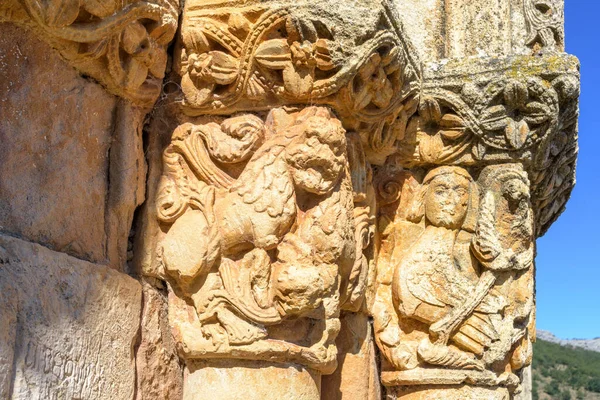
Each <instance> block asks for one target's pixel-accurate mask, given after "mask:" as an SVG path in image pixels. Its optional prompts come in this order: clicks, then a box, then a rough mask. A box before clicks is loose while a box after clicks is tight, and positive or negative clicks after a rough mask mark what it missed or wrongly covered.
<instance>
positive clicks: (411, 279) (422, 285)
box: [406, 271, 446, 307]
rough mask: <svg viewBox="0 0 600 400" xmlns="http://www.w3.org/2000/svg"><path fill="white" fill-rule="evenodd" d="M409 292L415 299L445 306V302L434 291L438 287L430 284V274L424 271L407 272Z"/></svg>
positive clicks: (436, 290)
mask: <svg viewBox="0 0 600 400" xmlns="http://www.w3.org/2000/svg"><path fill="white" fill-rule="evenodd" d="M406 285H407V287H408V290H409V291H410V293H411V294H412V295H413V296H415V297H416V298H417V299H419V300H421V301H424V302H425V303H428V304H431V305H434V306H439V307H445V306H446V304H445V303H443V302H441V301H440V299H438V298H437V297H436V296H435V295H434V293H437V292H438V290H439V288H437V287H436V286H435V285H433V284H432V281H431V279H430V276H428V274H427V273H425V272H417V271H413V272H410V273H409V274H408V279H407V283H406Z"/></svg>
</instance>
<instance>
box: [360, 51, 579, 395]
mask: <svg viewBox="0 0 600 400" xmlns="http://www.w3.org/2000/svg"><path fill="white" fill-rule="evenodd" d="M578 96H579V68H578V62H577V60H576V59H575V58H573V57H571V56H567V55H565V54H561V53H555V52H552V51H548V52H547V53H546V54H537V55H536V56H525V55H523V56H511V57H505V58H494V59H486V58H480V59H467V60H464V59H461V60H458V59H457V60H446V61H445V62H444V63H431V64H429V65H428V66H427V67H426V68H425V70H424V84H423V90H422V92H421V97H420V105H419V109H418V111H417V114H416V115H415V116H414V117H413V118H411V120H410V122H409V124H408V129H407V131H406V134H405V136H404V138H403V139H402V140H401V141H400V142H399V143H398V148H399V150H398V153H397V154H395V155H394V158H389V159H388V161H387V163H386V165H385V166H384V167H383V168H381V169H379V170H378V171H377V173H376V174H375V176H374V180H375V182H376V183H377V189H378V190H379V193H378V195H379V199H380V200H379V203H378V204H379V205H380V207H379V215H378V218H379V219H378V221H379V232H380V238H381V241H380V242H379V246H380V247H379V252H378V257H377V260H376V264H377V278H376V284H375V286H376V291H377V294H376V299H375V301H374V303H373V306H372V314H373V318H374V330H375V337H376V339H377V343H378V345H379V348H380V350H381V352H382V354H383V356H384V360H383V362H382V372H381V379H382V383H383V385H384V386H386V393H387V395H388V398H392V399H396V398H397V399H464V398H469V399H471V398H472V399H476V398H477V399H479V398H486V399H487V398H489V399H508V398H513V397H514V396H516V395H517V394H519V393H520V392H521V390H522V384H521V379H522V376H523V372H524V370H525V369H526V368H527V366H528V365H529V364H530V363H531V356H532V341H533V340H534V334H535V328H534V324H535V320H534V313H533V311H534V306H535V301H534V264H533V261H534V248H535V247H534V246H535V244H534V242H535V238H536V237H538V236H540V235H542V234H543V233H544V232H545V231H546V230H547V229H548V227H549V226H550V224H551V223H552V222H553V221H554V220H555V219H556V218H557V217H558V215H559V214H560V213H561V212H562V210H564V206H565V203H566V201H567V199H568V197H569V194H570V191H571V189H572V187H573V185H574V182H575V178H574V177H575V175H574V173H575V161H576V154H577V113H578V101H577V99H578Z"/></svg>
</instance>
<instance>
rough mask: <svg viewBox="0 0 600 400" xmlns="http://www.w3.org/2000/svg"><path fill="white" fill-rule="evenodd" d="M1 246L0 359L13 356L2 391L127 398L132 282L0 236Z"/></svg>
mask: <svg viewBox="0 0 600 400" xmlns="http://www.w3.org/2000/svg"><path fill="white" fill-rule="evenodd" d="M0 248H2V249H3V251H4V257H3V259H4V263H2V264H0V292H2V293H3V303H2V304H1V307H0V309H2V325H0V337H1V338H2V339H3V340H2V345H1V347H0V357H2V358H3V360H4V359H7V360H8V359H10V351H11V350H12V352H13V362H12V363H10V364H8V367H9V369H10V368H11V367H12V371H9V373H7V375H4V374H3V378H2V380H0V390H1V391H2V392H1V393H3V394H5V393H8V394H9V395H8V398H10V399H15V400H16V399H18V400H32V399H40V400H42V399H44V400H45V399H69V400H71V399H73V400H74V399H92V400H93V399H98V400H100V399H107V398H113V399H124V400H125V399H132V398H133V394H134V390H135V366H134V359H133V346H134V344H135V341H136V338H137V334H138V329H139V323H140V308H141V288H140V285H139V283H137V282H136V281H135V280H134V279H132V278H130V277H128V276H126V275H124V274H121V273H119V272H116V271H114V270H112V269H110V268H108V267H104V266H100V265H96V264H91V263H88V262H85V261H81V260H78V259H76V258H73V257H71V256H68V255H65V254H61V253H57V252H54V251H51V250H49V249H47V248H45V247H42V246H40V245H38V244H33V243H29V242H25V241H22V240H19V239H15V238H11V237H7V236H1V237H0ZM10 293H13V294H14V295H15V296H14V297H10V298H8V299H6V298H4V297H5V295H6V294H10ZM11 341H12V342H13V343H14V345H12V346H11ZM7 354H8V357H6V355H7ZM2 368H3V369H5V368H6V366H5V365H3V367H2ZM7 381H8V386H6V382H7ZM7 387H9V389H8V390H7V389H6V388H7Z"/></svg>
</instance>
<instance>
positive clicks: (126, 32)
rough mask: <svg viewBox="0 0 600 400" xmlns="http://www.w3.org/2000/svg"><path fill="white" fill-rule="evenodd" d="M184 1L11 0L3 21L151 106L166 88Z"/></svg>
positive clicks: (0, 15)
mask: <svg viewBox="0 0 600 400" xmlns="http://www.w3.org/2000/svg"><path fill="white" fill-rule="evenodd" d="M178 13H179V1H178V0H149V1H138V0H126V1H122V0H106V1H104V0H102V1H98V0H47V1H41V2H40V1H36V0H10V1H6V2H3V3H2V4H1V5H0V21H8V22H14V23H17V24H21V25H24V26H26V27H29V28H31V29H33V30H34V31H35V32H37V33H38V34H39V36H40V38H41V39H42V40H45V41H47V42H49V44H50V45H51V46H53V47H54V48H56V49H57V50H58V51H59V52H60V54H61V55H62V57H64V58H65V59H66V60H67V61H68V62H69V63H70V64H72V65H73V66H74V67H75V68H77V69H78V70H79V71H80V72H81V73H82V74H85V75H88V76H90V77H92V78H94V79H96V80H97V81H98V82H100V83H101V84H102V85H103V86H105V87H106V88H107V89H108V90H109V91H110V92H112V93H114V94H116V95H118V96H121V97H123V98H125V99H127V100H130V101H131V102H133V103H135V104H138V105H140V106H144V107H150V106H152V104H153V103H154V102H155V101H156V99H157V98H158V96H159V94H160V92H161V89H162V80H163V78H164V73H165V67H166V64H167V53H166V48H167V45H168V44H169V42H170V41H171V40H172V39H173V35H174V34H175V31H176V29H177V17H178Z"/></svg>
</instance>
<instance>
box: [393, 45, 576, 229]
mask: <svg viewBox="0 0 600 400" xmlns="http://www.w3.org/2000/svg"><path fill="white" fill-rule="evenodd" d="M494 64H495V65H494V66H492V65H491V64H490V63H489V62H487V61H484V62H477V61H473V62H471V63H461V62H450V63H448V64H446V65H445V66H443V67H441V66H439V65H436V64H433V65H432V66H431V67H430V69H428V70H426V80H425V84H424V90H423V93H422V96H421V103H420V105H419V109H418V112H417V114H416V115H415V117H413V118H412V119H411V120H410V122H409V124H408V128H407V130H406V134H405V136H404V138H402V140H401V141H400V142H399V155H398V159H399V160H401V161H400V162H401V164H402V165H403V166H405V167H413V166H418V165H429V164H433V165H444V164H447V165H475V164H478V163H484V164H485V163H489V162H495V163H498V162H511V161H513V160H520V161H522V162H523V163H524V164H525V165H526V166H527V168H528V169H529V173H530V174H531V176H530V178H531V180H532V186H533V189H532V197H533V200H532V201H533V204H534V210H535V213H536V235H538V236H539V235H541V234H543V233H544V232H545V231H546V230H547V229H548V227H549V226H550V224H551V223H552V222H553V221H554V220H555V219H556V217H557V216H558V215H559V214H560V213H561V212H562V210H563V209H564V205H565V203H566V200H567V199H568V197H569V193H570V191H571V189H572V187H573V185H574V183H575V159H576V154H577V116H578V102H577V99H578V97H579V72H578V65H577V61H576V60H575V59H573V58H569V57H568V56H559V55H556V56H554V55H553V56H547V57H542V58H531V57H514V58H507V59H503V60H495V61H494ZM467 76H468V77H470V79H466V77H467ZM462 78H465V79H462Z"/></svg>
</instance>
